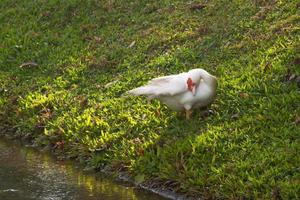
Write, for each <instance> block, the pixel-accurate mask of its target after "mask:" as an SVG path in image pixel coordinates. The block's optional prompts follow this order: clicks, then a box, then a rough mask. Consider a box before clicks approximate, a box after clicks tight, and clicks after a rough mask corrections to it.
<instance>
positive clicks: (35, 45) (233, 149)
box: [0, 0, 300, 199]
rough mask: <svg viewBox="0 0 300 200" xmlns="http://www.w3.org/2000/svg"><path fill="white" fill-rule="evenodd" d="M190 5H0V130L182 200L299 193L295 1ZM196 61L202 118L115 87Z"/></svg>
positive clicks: (6, 1)
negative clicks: (205, 77) (214, 93)
mask: <svg viewBox="0 0 300 200" xmlns="http://www.w3.org/2000/svg"><path fill="white" fill-rule="evenodd" d="M199 2H200V3H202V4H205V5H206V7H205V8H203V9H199V10H197V9H196V10H191V9H190V8H191V4H193V3H195V2H194V1H179V0H175V1H171V0H162V1H146V0H142V1H138V0H136V1H129V0H121V1H114V0H108V1H96V0H88V1H79V0H70V1H65V2H64V3H62V2H61V1H57V0H50V1H43V0H38V1H32V0H26V1H18V0H2V1H1V4H0V11H1V14H0V22H1V29H0V41H1V43H0V72H1V73H0V87H1V88H0V123H1V128H0V129H1V132H2V133H9V134H11V135H13V136H14V137H22V138H23V137H24V138H29V139H32V140H33V141H35V142H36V143H37V144H40V145H48V146H51V147H52V148H56V149H63V150H64V152H65V154H67V155H68V156H69V157H74V158H78V159H81V160H86V161H87V162H88V163H89V165H91V166H93V167H95V168H97V169H101V168H103V167H104V166H109V167H110V169H111V170H113V171H115V172H117V171H127V172H128V173H130V174H131V175H132V177H135V179H136V180H137V181H138V182H142V181H145V182H146V183H149V182H153V181H154V182H155V183H156V184H160V185H164V186H165V187H173V188H174V190H175V191H176V192H182V193H186V194H188V195H190V196H200V197H202V198H204V199H211V198H217V199H243V198H247V199H258V198H259V199H272V198H273V199H280V198H281V199H297V198H300V195H299V194H300V181H299V180H300V168H299V163H300V156H299V155H300V125H299V124H297V123H295V121H296V119H297V118H298V117H300V106H299V102H300V91H299V87H298V86H297V83H296V81H295V80H291V81H287V79H289V78H290V77H291V76H292V75H296V76H300V66H299V61H298V62H297V59H299V57H300V24H299V21H300V12H299V6H300V5H299V3H297V1H295V0H292V1H277V2H275V1H271V0H270V1H267V0H265V1H256V0H252V1H245V0H240V1H229V0H222V1H217V0H212V1H204V0H203V1H199ZM28 61H33V62H36V63H37V64H38V66H37V67H34V66H25V67H22V68H20V67H19V66H20V65H21V64H22V63H25V62H28ZM197 67H201V68H204V69H206V70H208V71H209V72H211V73H212V74H214V75H216V76H217V77H218V78H219V79H218V80H219V87H218V97H217V100H216V101H215V102H214V104H213V105H212V106H211V109H212V110H213V111H214V114H211V115H209V116H207V117H205V118H203V117H201V114H200V112H197V111H196V112H194V114H193V117H192V119H191V120H189V121H187V120H185V119H183V118H182V117H179V116H178V115H177V114H176V113H174V112H172V111H170V110H169V109H168V108H166V107H165V106H164V105H163V104H160V103H159V102H157V101H154V102H152V103H148V102H147V100H146V99H145V98H137V97H124V96H122V94H123V93H124V92H126V91H128V90H130V89H132V88H134V87H137V86H140V85H142V84H144V83H146V82H147V81H148V80H149V79H151V78H154V77H157V76H161V75H168V74H173V73H179V72H183V71H187V70H189V69H192V68H197ZM61 141H64V142H65V144H64V145H61V143H60V142H61Z"/></svg>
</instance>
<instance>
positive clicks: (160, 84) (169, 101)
mask: <svg viewBox="0 0 300 200" xmlns="http://www.w3.org/2000/svg"><path fill="white" fill-rule="evenodd" d="M189 78H191V79H192V80H193V82H194V83H196V92H195V95H193V94H192V92H191V91H189V90H188V89H187V80H188V79H189ZM216 89H217V80H216V78H215V77H214V76H212V75H210V74H209V73H208V72H207V71H205V70H203V69H193V70H190V71H189V72H186V73H181V74H177V75H170V76H163V77H158V78H154V79H152V80H150V81H149V82H148V84H146V85H145V86H141V87H138V88H135V89H133V90H130V91H128V93H129V94H132V95H145V96H147V97H148V98H150V99H151V98H157V99H159V100H160V101H162V102H163V103H165V104H166V105H167V106H169V107H170V108H171V109H173V110H184V109H185V110H190V109H192V108H197V107H204V106H207V105H209V104H210V103H211V102H212V101H213V100H214V98H215V95H216Z"/></svg>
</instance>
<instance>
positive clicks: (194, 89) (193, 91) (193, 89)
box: [192, 85, 196, 96]
mask: <svg viewBox="0 0 300 200" xmlns="http://www.w3.org/2000/svg"><path fill="white" fill-rule="evenodd" d="M192 94H193V95H194V96H195V95H196V85H193V87H192Z"/></svg>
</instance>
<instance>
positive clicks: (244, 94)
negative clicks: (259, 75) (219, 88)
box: [240, 92, 249, 98]
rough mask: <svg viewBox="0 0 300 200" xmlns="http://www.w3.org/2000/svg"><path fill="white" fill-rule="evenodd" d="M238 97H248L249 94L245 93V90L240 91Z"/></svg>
mask: <svg viewBox="0 0 300 200" xmlns="http://www.w3.org/2000/svg"><path fill="white" fill-rule="evenodd" d="M240 97H242V98H247V97H249V94H247V93H245V92H241V93H240Z"/></svg>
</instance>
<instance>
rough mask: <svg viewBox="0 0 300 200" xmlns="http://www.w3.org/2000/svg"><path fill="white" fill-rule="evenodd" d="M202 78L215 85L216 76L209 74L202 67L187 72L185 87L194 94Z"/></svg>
mask: <svg viewBox="0 0 300 200" xmlns="http://www.w3.org/2000/svg"><path fill="white" fill-rule="evenodd" d="M202 80H203V81H204V82H206V83H207V84H210V85H212V86H213V87H215V86H216V83H217V78H216V77H215V76H213V75H211V74H209V73H208V72H207V71H205V70H204V69H200V68H198V69H192V70H190V71H189V72H188V78H187V81H186V86H187V89H188V90H189V91H191V92H192V93H193V95H195V94H196V88H197V87H198V86H199V85H200V83H201V81H202Z"/></svg>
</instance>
